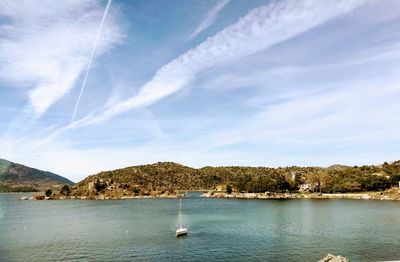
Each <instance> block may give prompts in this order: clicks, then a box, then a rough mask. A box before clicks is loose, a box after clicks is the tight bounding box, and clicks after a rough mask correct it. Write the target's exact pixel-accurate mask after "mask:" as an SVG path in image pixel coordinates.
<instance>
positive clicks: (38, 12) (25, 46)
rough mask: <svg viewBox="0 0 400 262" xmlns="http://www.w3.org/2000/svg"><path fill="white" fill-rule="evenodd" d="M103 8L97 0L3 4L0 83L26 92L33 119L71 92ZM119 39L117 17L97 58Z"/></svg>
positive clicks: (101, 42) (112, 19)
mask: <svg viewBox="0 0 400 262" xmlns="http://www.w3.org/2000/svg"><path fill="white" fill-rule="evenodd" d="M103 12H104V7H103V6H102V5H100V4H99V3H98V2H97V1H90V0H85V1H80V0H79V1H78V0H72V1H62V2H61V1H51V0H45V1H40V2H37V1H2V2H0V17H1V18H2V20H3V21H5V23H3V24H2V26H1V27H0V35H1V38H0V79H1V80H3V81H6V82H11V83H13V85H19V86H22V87H25V88H27V89H28V94H29V101H30V106H31V108H32V109H33V111H34V113H35V114H36V115H37V116H40V115H42V114H43V113H44V112H46V110H47V109H48V108H49V107H50V106H51V105H52V104H54V103H55V102H56V101H58V100H59V99H60V98H61V97H63V96H64V95H65V94H66V93H67V92H69V91H70V90H71V89H72V88H73V87H74V85H75V83H76V81H77V79H78V78H79V76H80V75H81V73H82V72H83V70H84V68H85V65H86V64H87V61H88V58H89V54H90V52H91V49H92V45H93V39H95V37H96V32H97V31H98V27H99V24H100V21H101V18H102V16H103ZM121 38H122V34H121V30H120V27H119V25H118V23H117V21H116V18H115V17H110V19H108V20H107V22H106V23H105V25H104V28H103V33H102V35H101V37H100V40H99V41H98V42H99V43H98V46H97V52H96V54H97V55H101V54H103V53H104V52H106V51H107V50H109V49H110V48H112V47H113V46H115V45H116V44H117V43H119V42H120V40H121Z"/></svg>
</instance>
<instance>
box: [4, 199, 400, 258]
mask: <svg viewBox="0 0 400 262" xmlns="http://www.w3.org/2000/svg"><path fill="white" fill-rule="evenodd" d="M182 204H183V209H182V211H183V220H184V223H185V224H186V225H187V226H188V227H189V235H188V236H187V237H184V238H176V237H175V234H174V233H175V229H176V227H177V224H178V208H179V201H177V200H173V199H159V200H156V199H143V200H116V201H113V200H110V201H84V200H75V201H73V200H65V201H18V200H17V195H16V194H0V217H1V220H0V261H26V260H36V261H56V260H57V261H71V260H72V261H74V260H75V261H76V260H81V261H99V260H102V261H104V260H110V261H132V260H135V261H137V260H139V261H140V260H145V261H159V260H169V261H189V260H190V261H193V260H197V261H204V260H210V259H213V260H219V261H223V260H226V261H228V260H229V261H244V260H247V261H249V260H250V261H316V260H318V259H320V258H322V257H324V256H325V255H326V254H327V253H333V254H340V255H343V256H346V257H349V258H351V260H352V261H376V260H395V259H400V203H399V202H390V201H362V200H359V201H357V200H227V199H202V198H200V197H199V194H198V193H191V195H190V198H189V199H185V200H184V201H182Z"/></svg>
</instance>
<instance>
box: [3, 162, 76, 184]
mask: <svg viewBox="0 0 400 262" xmlns="http://www.w3.org/2000/svg"><path fill="white" fill-rule="evenodd" d="M65 184H67V185H73V184H74V183H73V182H72V181H70V180H68V179H67V178H65V177H62V176H59V175H56V174H53V173H51V172H47V171H42V170H38V169H35V168H30V167H27V166H24V165H21V164H17V163H13V162H10V161H7V160H4V159H0V192H33V191H39V190H45V189H46V188H54V189H57V188H59V187H61V186H62V185H65Z"/></svg>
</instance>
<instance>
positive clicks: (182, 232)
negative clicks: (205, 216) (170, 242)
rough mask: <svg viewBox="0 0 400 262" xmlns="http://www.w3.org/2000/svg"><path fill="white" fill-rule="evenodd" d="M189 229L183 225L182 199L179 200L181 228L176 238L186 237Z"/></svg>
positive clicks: (177, 231)
mask: <svg viewBox="0 0 400 262" xmlns="http://www.w3.org/2000/svg"><path fill="white" fill-rule="evenodd" d="M187 233H188V229H187V227H185V226H183V225H182V198H179V228H178V229H177V230H176V232H175V236H176V237H179V236H184V235H187Z"/></svg>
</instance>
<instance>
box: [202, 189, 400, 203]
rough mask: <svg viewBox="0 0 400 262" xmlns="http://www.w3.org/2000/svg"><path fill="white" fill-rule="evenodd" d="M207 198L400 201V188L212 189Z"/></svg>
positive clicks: (203, 195) (205, 194)
mask: <svg viewBox="0 0 400 262" xmlns="http://www.w3.org/2000/svg"><path fill="white" fill-rule="evenodd" d="M202 197H205V198H228V199H353V200H392V201H400V189H399V188H394V189H390V190H387V191H383V192H362V193H271V192H266V193H239V192H232V193H231V194H228V193H225V192H214V191H210V192H207V193H204V194H202Z"/></svg>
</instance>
